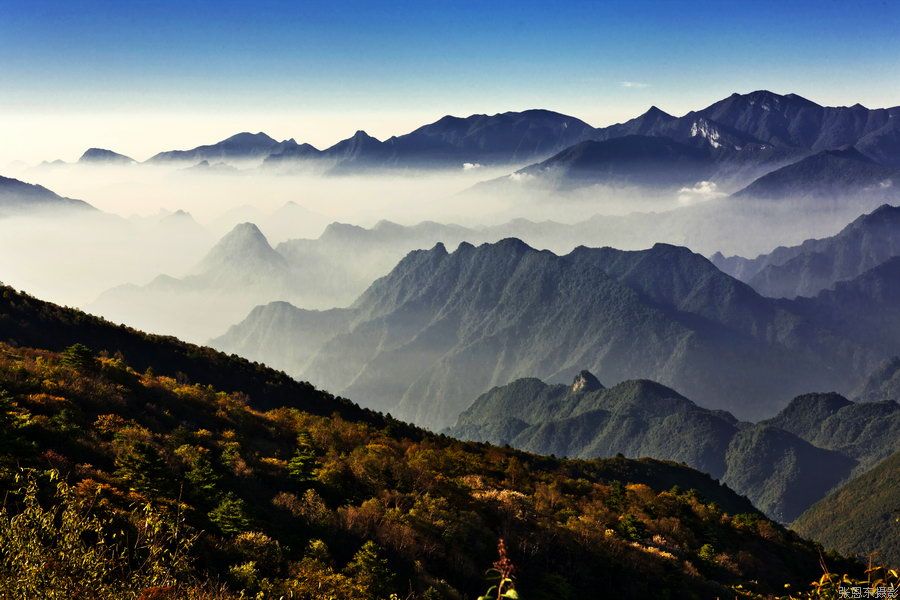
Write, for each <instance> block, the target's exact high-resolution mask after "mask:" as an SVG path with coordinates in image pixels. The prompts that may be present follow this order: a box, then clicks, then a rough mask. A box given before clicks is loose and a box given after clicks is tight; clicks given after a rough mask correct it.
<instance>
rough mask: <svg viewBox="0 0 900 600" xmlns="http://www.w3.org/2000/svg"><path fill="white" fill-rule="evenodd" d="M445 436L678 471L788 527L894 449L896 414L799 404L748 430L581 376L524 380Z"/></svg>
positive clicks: (877, 406) (638, 383) (640, 389)
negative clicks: (716, 485)
mask: <svg viewBox="0 0 900 600" xmlns="http://www.w3.org/2000/svg"><path fill="white" fill-rule="evenodd" d="M585 381H592V382H594V383H593V384H592V385H585V384H584V382H585ZM446 433H448V434H449V435H452V436H454V437H459V438H462V439H467V440H475V441H486V442H491V443H495V444H510V445H512V446H514V447H517V448H522V449H527V450H530V451H532V452H538V453H541V454H555V455H559V456H571V457H598V456H614V455H616V454H624V455H625V456H633V457H638V456H652V457H657V458H666V459H668V460H675V461H681V462H685V463H687V464H688V465H690V466H692V467H694V468H696V469H698V470H700V471H704V472H707V473H709V474H710V475H712V476H713V477H716V478H721V479H722V481H723V482H724V483H725V484H727V485H728V486H729V487H731V488H732V489H734V490H735V491H737V492H738V493H740V494H744V495H746V496H747V497H748V498H750V500H751V501H752V502H753V503H754V505H756V506H758V507H759V508H761V509H762V510H763V511H765V512H766V513H767V514H769V515H770V516H772V517H773V518H777V519H779V520H782V521H791V520H793V519H794V518H796V517H797V516H798V515H799V514H800V513H801V512H802V511H804V510H805V509H806V508H808V507H809V506H810V505H811V504H812V503H813V502H815V501H817V500H819V499H820V498H822V497H823V496H824V495H825V494H826V493H827V492H828V491H829V490H831V489H832V488H834V487H835V486H836V485H838V484H840V483H841V482H842V481H844V480H846V479H847V478H848V477H850V476H852V475H853V474H855V473H860V472H864V471H865V470H867V469H869V468H871V467H872V466H874V465H875V464H877V463H878V462H879V461H881V460H883V459H884V458H885V457H886V456H889V455H890V454H892V453H893V452H895V451H897V450H898V448H900V404H898V403H897V402H879V403H860V404H857V403H853V402H850V401H849V400H847V399H846V398H844V397H842V396H840V395H838V394H833V393H832V394H806V395H803V396H799V397H797V398H795V399H794V400H792V401H791V402H790V403H789V404H788V406H786V407H785V408H784V409H783V410H782V411H781V412H779V413H778V415H776V416H775V417H774V418H772V419H769V420H767V421H762V422H760V423H757V424H752V423H746V422H740V421H738V420H737V419H736V418H735V417H734V416H733V415H731V414H730V413H728V412H725V411H721V410H710V409H706V408H701V407H699V406H697V405H696V404H694V403H693V402H691V401H690V400H688V399H687V398H685V397H684V396H682V395H681V394H679V393H678V392H676V391H675V390H672V389H671V388H668V387H666V386H663V385H661V384H658V383H656V382H653V381H647V380H630V381H625V382H622V383H620V384H617V385H615V386H613V387H611V388H604V387H603V386H602V385H600V383H599V382H598V381H597V380H596V378H594V377H593V376H592V375H591V374H590V373H589V372H582V373H581V374H580V375H579V376H577V377H576V379H575V381H574V383H573V384H572V385H564V384H556V385H552V384H546V383H544V382H542V381H540V380H538V379H534V378H528V379H519V380H516V381H514V382H512V383H509V384H507V385H504V386H500V387H496V388H493V389H491V390H490V391H488V392H486V393H484V394H482V395H481V396H480V397H479V398H478V399H477V400H475V402H474V403H473V404H472V405H471V406H470V407H469V408H468V409H466V410H465V411H464V412H463V413H462V414H461V415H460V416H459V419H458V421H457V423H456V425H454V426H453V427H451V428H450V429H448V430H446Z"/></svg>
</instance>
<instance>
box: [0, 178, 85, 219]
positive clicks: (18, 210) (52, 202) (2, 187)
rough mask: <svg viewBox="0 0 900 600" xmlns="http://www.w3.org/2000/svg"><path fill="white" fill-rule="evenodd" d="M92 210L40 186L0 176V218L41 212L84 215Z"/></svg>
mask: <svg viewBox="0 0 900 600" xmlns="http://www.w3.org/2000/svg"><path fill="white" fill-rule="evenodd" d="M94 210H95V209H94V207H93V206H91V205H90V204H88V203H87V202H84V201H82V200H73V199H72V198H64V197H62V196H60V195H59V194H57V193H55V192H52V191H50V190H48V189H47V188H45V187H44V186H42V185H36V184H33V183H25V182H24V181H19V180H18V179H12V178H10V177H2V176H0V217H3V216H20V215H25V214H32V213H35V212H41V211H43V212H53V213H55V214H65V213H67V212H70V211H76V212H77V213H85V212H93V211H94Z"/></svg>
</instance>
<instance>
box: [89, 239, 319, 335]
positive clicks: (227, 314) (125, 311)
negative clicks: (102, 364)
mask: <svg viewBox="0 0 900 600" xmlns="http://www.w3.org/2000/svg"><path fill="white" fill-rule="evenodd" d="M299 275H301V274H298V273H297V272H296V271H295V270H294V269H293V268H292V266H291V264H289V262H288V260H287V259H286V258H285V257H284V256H282V255H281V254H279V253H278V252H276V251H275V249H273V248H272V246H271V245H269V242H268V240H267V239H266V237H265V235H263V233H262V232H261V231H260V230H259V228H258V227H257V226H256V225H254V224H252V223H242V224H238V225H236V226H235V227H234V228H233V229H232V230H231V231H230V232H229V233H228V234H226V235H225V236H223V237H222V238H221V239H220V240H219V241H218V242H216V244H215V245H214V246H213V247H212V248H211V249H210V250H209V251H208V252H207V253H206V256H204V257H203V258H202V259H201V260H200V261H199V262H198V263H197V264H195V265H193V266H192V267H190V268H189V270H188V271H187V273H186V274H185V275H184V276H182V277H173V276H171V275H158V276H156V277H155V278H154V279H153V280H151V281H150V282H149V283H147V284H145V285H136V284H125V285H120V286H117V287H114V288H111V289H109V290H107V291H105V292H103V293H102V294H101V295H100V296H99V297H98V298H97V299H96V300H94V301H93V302H92V303H90V304H89V305H88V308H89V310H90V311H92V312H94V313H96V314H100V315H103V316H105V317H106V318H109V319H111V320H113V321H116V322H126V323H129V324H131V325H134V326H137V327H140V328H142V329H146V330H149V331H153V332H160V333H167V334H173V335H174V334H178V335H180V336H182V337H185V338H187V339H190V340H198V339H200V340H202V339H206V338H207V337H208V336H209V335H212V333H211V332H214V331H217V330H221V329H222V328H224V327H226V326H227V325H228V324H229V323H232V322H234V320H235V319H237V318H240V316H242V315H244V314H246V313H247V311H249V310H250V309H251V308H253V307H254V306H256V305H257V304H260V303H263V302H270V301H272V300H273V299H285V300H293V301H294V302H308V301H311V300H314V299H315V298H316V297H317V294H327V290H324V289H323V288H322V287H320V286H315V287H312V286H308V285H307V284H306V280H305V278H303V277H301V276H299ZM211 298H216V301H215V303H213V304H211V303H210V299H211Z"/></svg>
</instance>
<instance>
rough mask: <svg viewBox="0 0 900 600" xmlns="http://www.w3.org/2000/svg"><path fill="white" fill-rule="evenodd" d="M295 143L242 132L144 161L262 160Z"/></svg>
mask: <svg viewBox="0 0 900 600" xmlns="http://www.w3.org/2000/svg"><path fill="white" fill-rule="evenodd" d="M295 145H297V142H295V141H294V140H292V139H290V140H284V141H282V142H279V141H277V140H275V139H273V138H271V137H269V136H268V135H266V134H265V133H262V132H259V133H249V132H243V133H238V134H235V135H233V136H231V137H228V138H225V139H224V140H222V141H220V142H216V143H215V144H209V145H205V146H198V147H196V148H193V149H190V150H169V151H166V152H160V153H158V154H155V155H153V156H152V157H150V158H149V159H147V161H146V162H148V163H165V162H173V161H178V162H194V163H196V162H201V161H204V160H206V161H210V162H212V161H221V160H238V161H243V160H256V159H258V160H262V159H263V158H265V157H266V156H268V155H270V154H272V153H277V152H281V151H283V150H284V149H285V148H289V147H292V146H295Z"/></svg>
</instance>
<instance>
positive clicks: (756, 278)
mask: <svg viewBox="0 0 900 600" xmlns="http://www.w3.org/2000/svg"><path fill="white" fill-rule="evenodd" d="M894 256H900V208H898V207H895V206H889V205H884V206H882V207H880V208H878V209H876V210H875V211H873V212H871V213H869V214H867V215H863V216H861V217H859V218H858V219H856V220H855V221H853V222H852V223H850V224H849V225H848V226H847V227H845V228H844V229H842V230H841V231H840V232H839V233H837V234H836V235H834V236H831V237H828V238H822V239H814V240H807V241H805V242H803V243H802V244H800V245H799V246H792V247H784V246H782V247H779V248H776V249H775V250H773V251H772V252H771V253H769V254H765V255H760V256H758V257H756V258H754V259H746V258H742V257H738V256H732V257H727V258H726V257H724V256H723V255H722V254H721V253H716V254H714V255H713V256H712V257H711V260H712V262H713V263H714V264H715V265H716V266H717V267H719V268H720V269H721V270H723V271H725V272H726V273H728V274H730V275H732V276H734V277H736V278H738V279H741V280H742V281H745V282H747V283H748V284H750V285H751V286H752V287H753V288H754V289H755V290H756V291H758V292H759V293H760V294H763V295H764V296H771V297H784V298H794V297H797V296H813V295H815V294H817V293H819V292H820V291H822V290H824V289H829V288H832V287H834V285H835V284H836V283H838V282H839V281H845V280H847V279H852V278H854V277H857V276H859V275H861V274H862V273H863V272H865V271H867V270H869V269H871V268H873V267H875V266H877V265H879V264H881V263H883V262H884V261H886V260H888V259H890V258H892V257H894Z"/></svg>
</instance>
